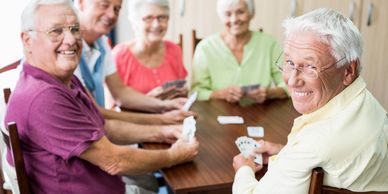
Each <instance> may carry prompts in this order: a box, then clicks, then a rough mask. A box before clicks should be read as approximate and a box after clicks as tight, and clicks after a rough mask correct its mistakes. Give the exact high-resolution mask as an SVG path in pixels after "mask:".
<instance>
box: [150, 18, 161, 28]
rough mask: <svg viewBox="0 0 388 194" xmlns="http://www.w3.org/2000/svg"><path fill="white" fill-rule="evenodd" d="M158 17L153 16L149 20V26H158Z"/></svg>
mask: <svg viewBox="0 0 388 194" xmlns="http://www.w3.org/2000/svg"><path fill="white" fill-rule="evenodd" d="M159 23H160V22H159V19H158V18H154V19H153V20H152V22H151V26H152V27H158V26H159Z"/></svg>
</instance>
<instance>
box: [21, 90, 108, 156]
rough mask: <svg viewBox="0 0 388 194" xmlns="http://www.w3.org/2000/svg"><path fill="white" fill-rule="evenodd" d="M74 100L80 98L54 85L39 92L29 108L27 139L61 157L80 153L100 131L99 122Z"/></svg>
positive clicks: (100, 134)
mask: <svg viewBox="0 0 388 194" xmlns="http://www.w3.org/2000/svg"><path fill="white" fill-rule="evenodd" d="M47 99H53V100H47ZM54 99H55V100H54ZM76 100H80V101H82V100H81V99H78V98H76V99H75V98H73V97H71V96H69V95H68V94H64V93H63V92H62V91H60V90H59V89H56V88H49V89H47V90H44V91H42V92H41V93H40V94H39V95H38V96H37V97H36V99H35V100H34V101H33V103H32V104H31V107H30V109H29V114H28V115H29V118H28V123H29V137H28V139H30V140H31V141H33V142H34V144H37V145H38V146H40V147H41V148H42V149H45V150H47V151H49V152H51V153H53V154H55V155H58V156H61V157H62V158H63V159H65V160H67V159H69V158H71V157H73V156H80V155H81V154H82V153H83V152H84V151H85V150H86V149H87V148H88V147H89V145H90V144H91V143H93V142H94V141H96V140H98V139H100V138H101V137H103V136H104V132H103V129H102V127H103V124H101V123H100V124H98V123H99V121H98V120H96V118H95V117H92V116H91V115H90V114H89V115H88V114H85V113H84V112H85V110H84V109H85V107H80V106H79V103H80V102H76Z"/></svg>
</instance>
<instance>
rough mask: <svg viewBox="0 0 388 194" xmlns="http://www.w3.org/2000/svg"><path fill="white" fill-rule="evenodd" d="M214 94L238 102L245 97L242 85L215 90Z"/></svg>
mask: <svg viewBox="0 0 388 194" xmlns="http://www.w3.org/2000/svg"><path fill="white" fill-rule="evenodd" d="M212 96H213V97H215V98H219V99H225V100H226V101H227V102H232V103H234V102H238V101H239V100H240V99H241V98H242V97H243V93H242V91H241V88H240V87H236V86H231V87H228V88H224V89H220V90H217V91H214V92H213V94H212Z"/></svg>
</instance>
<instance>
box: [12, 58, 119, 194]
mask: <svg viewBox="0 0 388 194" xmlns="http://www.w3.org/2000/svg"><path fill="white" fill-rule="evenodd" d="M11 121H15V122H16V123H17V126H18V131H19V136H20V140H21V145H22V149H23V155H24V160H25V165H26V170H27V174H28V176H29V180H30V186H31V189H32V191H33V193H35V194H40V193H76V194H80V193H82V194H88V193H90V194H98V193H101V194H107V193H112V194H114V193H120V194H123V193H124V192H125V188H124V183H123V182H122V181H121V178H120V177H119V176H111V175H109V174H108V173H106V172H104V171H102V170H101V169H100V168H99V167H97V166H95V165H93V164H91V163H89V162H88V161H86V160H83V159H81V158H79V156H80V155H81V154H82V152H84V151H85V150H86V149H87V148H88V147H89V146H90V144H91V143H93V142H94V141H96V140H99V139H100V138H102V137H103V136H104V135H105V134H104V131H103V127H104V119H103V117H102V116H101V114H100V113H99V112H98V110H97V108H96V107H95V106H94V104H93V102H92V101H91V100H90V99H89V97H88V96H87V94H86V92H85V89H84V88H83V86H82V85H81V83H80V81H79V80H78V78H77V77H75V76H73V77H72V79H71V87H70V88H68V87H67V86H65V85H64V84H63V83H62V82H60V81H59V80H58V79H56V78H54V77H53V76H51V75H49V74H48V73H46V72H44V71H42V70H40V69H38V68H36V67H33V66H31V65H29V64H24V66H23V71H22V73H21V75H20V78H19V81H18V83H17V85H16V88H15V91H13V92H12V97H11V99H10V101H9V103H8V108H7V113H6V117H5V123H8V122H11ZM7 160H8V162H10V163H11V164H13V162H12V155H11V152H10V149H9V148H8V155H7Z"/></svg>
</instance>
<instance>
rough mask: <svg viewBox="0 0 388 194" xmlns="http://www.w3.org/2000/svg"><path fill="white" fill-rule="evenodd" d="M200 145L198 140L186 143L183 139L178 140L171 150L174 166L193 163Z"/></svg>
mask: <svg viewBox="0 0 388 194" xmlns="http://www.w3.org/2000/svg"><path fill="white" fill-rule="evenodd" d="M198 148H199V143H198V141H197V139H196V138H193V139H192V140H190V141H186V140H184V139H183V138H180V139H178V140H177V141H176V142H175V143H174V144H173V145H172V146H171V147H170V149H169V154H170V156H171V159H172V164H171V165H175V164H179V163H183V162H188V161H192V160H193V159H194V158H195V156H197V155H198Z"/></svg>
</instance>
